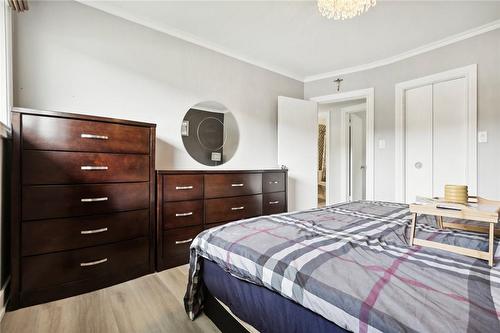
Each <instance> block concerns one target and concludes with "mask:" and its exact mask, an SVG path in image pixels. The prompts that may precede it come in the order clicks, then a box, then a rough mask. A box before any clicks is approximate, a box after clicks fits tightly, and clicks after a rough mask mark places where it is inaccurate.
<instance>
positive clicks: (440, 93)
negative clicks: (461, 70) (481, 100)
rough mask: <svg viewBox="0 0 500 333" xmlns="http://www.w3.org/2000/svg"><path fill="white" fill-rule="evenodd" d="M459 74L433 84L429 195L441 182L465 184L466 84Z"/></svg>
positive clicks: (441, 188) (436, 193)
mask: <svg viewBox="0 0 500 333" xmlns="http://www.w3.org/2000/svg"><path fill="white" fill-rule="evenodd" d="M466 83H467V82H466V79H465V78H460V79H456V80H451V81H445V82H440V83H437V84H434V86H433V110H434V112H433V135H434V140H433V195H434V196H439V197H442V196H443V195H444V185H445V184H461V185H467V161H468V154H467V134H468V130H467V124H468V120H467V85H466Z"/></svg>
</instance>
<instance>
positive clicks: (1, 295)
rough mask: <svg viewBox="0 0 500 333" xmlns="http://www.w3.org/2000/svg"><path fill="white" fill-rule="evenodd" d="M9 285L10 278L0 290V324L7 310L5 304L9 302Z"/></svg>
mask: <svg viewBox="0 0 500 333" xmlns="http://www.w3.org/2000/svg"><path fill="white" fill-rule="evenodd" d="M9 283H10V276H9V277H8V278H7V281H5V283H4V285H3V286H2V289H1V290H0V322H1V321H2V319H3V316H4V315H5V311H6V309H7V302H8V301H9V295H8V294H7V290H8V287H9Z"/></svg>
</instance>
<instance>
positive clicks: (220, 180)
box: [205, 173, 262, 198]
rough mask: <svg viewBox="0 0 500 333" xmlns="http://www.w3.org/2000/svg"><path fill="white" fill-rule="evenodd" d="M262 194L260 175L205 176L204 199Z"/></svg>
mask: <svg viewBox="0 0 500 333" xmlns="http://www.w3.org/2000/svg"><path fill="white" fill-rule="evenodd" d="M259 193H262V174H260V173H243V174H242V173H240V174H236V173H235V174H210V175H205V198H220V197H232V196H239V195H250V194H259Z"/></svg>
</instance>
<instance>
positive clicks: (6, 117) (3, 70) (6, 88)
mask: <svg viewBox="0 0 500 333" xmlns="http://www.w3.org/2000/svg"><path fill="white" fill-rule="evenodd" d="M0 1H1V2H0V35H1V38H0V136H3V137H7V136H8V135H9V134H10V110H11V108H12V69H11V63H12V62H11V58H12V56H11V43H12V38H11V12H10V9H9V7H8V5H7V2H6V1H5V0H0Z"/></svg>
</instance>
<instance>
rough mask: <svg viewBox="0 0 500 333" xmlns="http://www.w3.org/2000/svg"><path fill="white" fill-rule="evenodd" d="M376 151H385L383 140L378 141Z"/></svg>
mask: <svg viewBox="0 0 500 333" xmlns="http://www.w3.org/2000/svg"><path fill="white" fill-rule="evenodd" d="M378 149H385V140H378Z"/></svg>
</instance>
